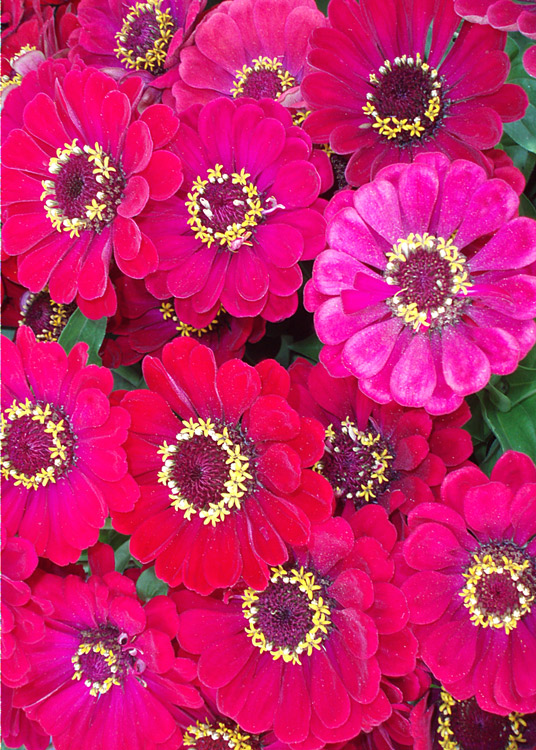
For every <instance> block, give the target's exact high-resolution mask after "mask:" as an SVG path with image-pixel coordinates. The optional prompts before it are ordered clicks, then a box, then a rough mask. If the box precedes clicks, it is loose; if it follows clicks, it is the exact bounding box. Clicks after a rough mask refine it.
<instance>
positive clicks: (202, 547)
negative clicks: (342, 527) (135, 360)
mask: <svg viewBox="0 0 536 750" xmlns="http://www.w3.org/2000/svg"><path fill="white" fill-rule="evenodd" d="M143 370H144V374H145V379H146V381H147V384H148V386H149V388H150V389H151V390H150V391H134V392H131V393H128V394H127V395H126V396H125V398H124V399H123V401H122V405H123V406H124V407H125V408H126V409H128V411H129V413H130V415H131V418H132V426H131V432H130V436H129V439H128V442H127V445H126V448H127V453H128V456H129V461H130V467H131V471H132V473H133V475H134V477H135V478H136V479H137V481H138V482H139V484H140V486H141V498H140V500H139V502H138V503H137V504H136V506H135V508H134V510H133V511H132V512H130V513H126V514H114V516H113V523H114V527H115V528H116V529H117V530H118V531H121V532H122V533H126V534H132V538H131V546H130V549H131V552H132V554H133V555H134V556H135V557H137V558H138V559H139V560H141V561H142V562H150V561H152V560H156V565H155V570H156V574H157V576H158V577H159V578H162V579H163V580H165V581H167V582H168V583H169V584H170V585H172V586H176V585H178V584H180V583H182V582H184V583H185V584H186V586H187V587H188V588H191V589H194V590H195V591H198V592H199V593H202V594H208V593H210V592H212V591H213V590H214V589H215V588H218V587H222V588H223V587H226V586H232V585H233V584H235V583H236V582H237V580H238V579H239V577H240V576H242V577H243V578H244V580H245V581H246V583H247V584H248V585H250V586H255V587H257V588H263V587H264V586H265V585H266V583H267V580H268V578H269V571H268V566H269V565H277V564H279V563H283V562H285V561H286V560H287V559H288V551H287V547H286V544H293V545H301V544H306V543H307V541H308V540H309V536H310V533H311V522H320V521H323V520H325V519H326V518H327V517H328V516H329V514H330V511H331V501H332V492H331V487H330V486H329V484H328V482H327V481H326V480H325V479H324V478H323V477H321V476H320V475H319V474H317V473H315V472H314V471H311V470H310V469H309V468H307V467H310V466H312V465H313V464H314V462H315V461H316V460H318V458H320V456H321V455H322V450H323V442H322V440H323V434H324V431H323V429H322V425H321V424H320V423H319V422H317V421H316V420H314V419H304V418H302V417H300V416H299V414H298V413H297V412H296V411H295V410H294V409H292V408H291V407H290V406H289V404H288V402H287V395H288V391H289V387H290V380H289V376H288V373H287V372H286V371H285V370H284V369H283V368H282V367H280V365H278V364H277V363H276V362H274V361H273V360H265V361H264V362H261V364H259V365H257V367H251V366H250V365H247V364H245V363H244V362H241V361H239V360H236V359H233V360H229V361H228V362H226V363H224V364H223V365H221V367H220V368H219V369H216V364H215V360H214V355H213V353H212V351H211V350H210V349H208V348H207V347H206V346H203V345H202V344H199V343H197V342H196V341H195V340H194V339H192V338H180V339H176V340H175V341H172V342H171V343H170V344H167V345H166V346H165V347H164V351H163V354H162V361H160V360H157V359H153V358H151V357H146V358H145V360H144V363H143ZM164 399H165V400H164ZM166 401H167V403H166ZM173 412H175V413H176V414H177V415H178V417H177V416H175V414H174V413H173Z"/></svg>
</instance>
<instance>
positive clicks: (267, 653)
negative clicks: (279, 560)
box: [172, 506, 416, 748]
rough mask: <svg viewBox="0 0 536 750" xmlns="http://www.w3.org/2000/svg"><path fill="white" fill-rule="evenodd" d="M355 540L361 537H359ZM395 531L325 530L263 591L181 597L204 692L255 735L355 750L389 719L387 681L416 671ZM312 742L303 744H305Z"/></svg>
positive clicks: (184, 633)
mask: <svg viewBox="0 0 536 750" xmlns="http://www.w3.org/2000/svg"><path fill="white" fill-rule="evenodd" d="M354 534H355V538H354ZM395 541H396V531H395V529H394V527H393V526H392V524H390V523H389V521H388V520H387V514H386V512H385V510H384V509H383V508H379V507H378V506H369V507H366V508H362V509H361V510H360V511H358V512H357V513H356V514H355V518H354V519H353V530H352V529H351V528H350V527H349V526H348V524H347V523H346V522H345V521H344V519H342V518H335V519H330V520H329V521H328V522H327V523H325V524H322V525H319V526H315V528H314V530H313V534H312V539H311V544H310V545H309V548H308V550H302V551H300V552H299V553H296V556H295V557H294V559H293V560H292V561H291V562H290V563H288V564H287V565H285V566H280V565H278V566H272V568H271V569H270V581H269V583H268V586H267V588H266V589H264V590H263V591H259V590H256V589H254V588H246V589H245V590H243V591H241V592H240V593H238V592H236V593H232V594H231V595H230V596H228V597H226V602H227V603H224V602H222V601H217V600H215V599H209V600H206V599H203V598H202V597H199V596H198V595H196V594H192V593H189V592H179V593H177V594H174V595H173V596H172V598H173V599H174V601H175V602H176V603H177V605H178V609H179V612H181V619H180V625H179V642H180V644H181V645H182V647H183V648H184V649H186V651H188V652H190V653H193V654H199V655H200V657H199V663H198V675H199V680H200V681H201V683H202V684H204V685H206V686H208V687H211V688H215V689H217V704H218V708H219V710H220V711H222V712H223V713H224V714H226V715H227V716H230V717H231V718H232V719H234V720H235V721H237V722H238V724H239V725H240V726H241V727H242V728H243V729H244V730H245V731H246V732H252V733H255V734H257V733H259V732H263V731H267V730H269V729H272V728H273V731H274V733H275V735H276V736H277V738H278V739H279V740H280V741H281V742H284V743H286V744H290V745H297V744H298V743H300V747H304V748H313V747H319V746H320V745H321V744H325V743H327V742H344V741H345V740H348V739H351V738H353V737H355V736H356V735H357V734H358V733H359V732H360V731H362V730H363V731H370V730H371V729H372V727H374V726H376V725H378V724H380V723H382V722H383V721H385V720H387V719H388V718H389V716H390V715H391V712H392V707H391V704H390V702H389V698H388V697H387V694H386V692H385V691H384V690H383V687H382V685H381V678H382V674H383V675H388V676H400V675H404V674H407V673H408V672H410V671H411V670H412V669H413V668H414V666H415V652H416V642H415V639H414V637H413V636H412V634H411V632H410V630H409V628H408V627H407V625H406V622H407V617H408V615H407V605H406V602H405V600H404V597H403V595H402V594H401V592H400V590H399V589H398V588H397V587H395V586H394V585H393V584H392V583H390V579H391V577H392V574H393V563H392V559H391V556H390V551H391V549H392V546H393V545H394V543H395ZM302 743H303V744H302Z"/></svg>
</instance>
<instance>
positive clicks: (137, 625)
mask: <svg viewBox="0 0 536 750" xmlns="http://www.w3.org/2000/svg"><path fill="white" fill-rule="evenodd" d="M34 593H35V595H36V596H40V597H42V598H44V599H47V600H48V601H50V603H51V604H52V606H53V611H52V613H51V614H49V615H48V616H47V618H46V628H45V636H44V638H43V639H42V640H41V641H40V642H39V643H37V644H35V645H34V646H33V648H32V650H31V653H30V659H31V663H32V669H31V673H30V680H29V682H28V683H27V684H26V685H24V686H23V687H21V688H18V689H17V690H16V692H15V694H14V697H13V703H14V705H15V706H20V707H24V709H25V711H26V713H27V715H28V716H29V717H30V718H31V719H34V720H37V721H39V722H40V724H41V725H42V727H43V728H44V729H45V730H46V731H47V732H49V733H50V734H51V735H52V741H53V743H54V747H55V748H57V750H85V748H87V747H95V748H97V747H100V748H106V750H123V749H124V748H125V747H132V748H154V749H155V750H172V749H174V748H176V747H179V746H180V744H181V732H180V730H179V727H178V726H177V723H176V721H175V718H174V716H173V712H174V710H175V707H176V706H177V705H179V706H189V707H192V708H195V707H199V706H200V705H201V699H200V697H199V694H198V692H197V690H196V689H195V688H194V687H192V686H191V685H189V684H188V683H189V682H191V680H192V679H193V677H194V676H195V665H194V664H193V663H192V662H191V660H190V659H184V658H176V657H175V653H174V650H173V645H172V639H173V638H174V636H175V634H176V631H177V627H178V616H177V610H176V608H175V606H174V604H173V603H172V601H171V600H170V599H168V598H167V597H163V596H157V597H154V598H153V599H151V601H149V602H148V603H147V604H146V605H145V606H142V605H141V603H140V602H139V600H138V598H137V596H136V588H135V585H134V582H133V581H131V580H130V579H129V578H127V577H125V576H121V575H120V574H119V573H115V572H110V573H106V574H105V575H103V576H102V577H100V576H95V575H93V576H91V577H90V578H89V580H88V582H87V583H86V582H84V581H82V580H81V579H80V578H78V577H77V576H74V575H69V576H67V577H66V578H60V577H58V576H55V575H51V574H48V573H45V574H43V575H42V576H41V577H40V579H39V580H38V581H37V583H36V585H35V586H34Z"/></svg>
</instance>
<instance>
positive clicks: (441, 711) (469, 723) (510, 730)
mask: <svg viewBox="0 0 536 750" xmlns="http://www.w3.org/2000/svg"><path fill="white" fill-rule="evenodd" d="M411 728H412V735H413V743H412V747H413V748H414V750H458V749H459V748H463V750H481V749H482V750H522V749H523V748H526V750H528V748H533V747H535V746H536V714H520V713H518V712H517V711H512V712H511V713H510V714H509V715H508V716H499V715H498V714H492V713H489V712H488V711H483V710H482V709H481V708H480V707H479V705H478V703H477V702H476V700H475V699H474V698H468V699H467V700H456V699H455V698H453V696H452V695H451V694H450V693H449V692H448V691H447V690H445V689H444V688H439V689H438V688H432V689H430V690H429V692H428V694H427V695H426V696H425V697H424V698H423V700H421V701H419V702H418V703H417V704H416V705H415V706H414V708H413V709H412V711H411Z"/></svg>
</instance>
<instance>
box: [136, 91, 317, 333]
mask: <svg viewBox="0 0 536 750" xmlns="http://www.w3.org/2000/svg"><path fill="white" fill-rule="evenodd" d="M171 147H172V149H173V150H174V152H175V153H176V154H177V155H178V156H179V157H180V160H181V162H182V163H183V167H184V178H185V179H184V183H183V186H182V188H181V190H180V192H179V194H178V196H177V197H175V198H172V199H170V200H169V201H166V202H165V203H164V204H162V205H161V206H160V207H159V208H160V209H161V210H158V211H157V210H156V206H155V205H154V204H152V203H149V205H148V206H147V209H146V210H145V212H144V215H143V220H142V222H141V224H140V227H141V230H142V231H143V232H145V233H146V234H147V235H148V236H149V237H150V238H151V240H152V241H153V242H154V245H155V246H156V248H157V250H158V254H159V257H160V262H159V266H158V271H157V272H156V273H154V274H151V275H150V276H149V277H148V279H147V280H146V284H147V288H148V289H149V291H150V292H151V293H152V294H153V295H154V296H155V297H158V298H159V299H164V300H165V299H168V298H169V297H177V299H176V301H175V309H176V312H177V315H178V317H179V319H180V318H182V317H183V315H182V310H183V308H184V312H185V315H184V317H185V319H187V320H188V321H189V322H190V323H191V324H193V325H196V327H199V328H201V327H203V326H205V325H206V324H207V323H209V322H210V321H212V320H213V319H214V317H215V315H216V314H217V312H218V310H219V309H220V307H221V306H222V305H223V307H224V308H225V310H226V311H227V312H228V313H229V314H230V315H234V316H236V317H253V316H255V315H261V316H262V317H263V318H265V319H266V320H270V321H277V320H282V319H284V318H288V317H290V315H292V314H293V313H294V312H295V310H296V307H297V304H298V295H297V290H298V289H299V287H300V285H301V283H302V274H301V271H300V268H299V265H298V261H300V260H306V259H310V258H314V257H315V255H316V254H317V253H318V252H319V251H320V250H321V249H322V248H323V247H324V227H325V222H324V219H323V217H322V215H321V213H320V210H321V208H323V204H322V205H321V206H319V208H320V210H317V198H318V194H319V190H320V178H319V176H318V173H317V171H316V169H315V168H314V166H313V164H312V163H311V160H310V159H311V151H312V148H311V142H310V140H309V137H308V136H307V135H306V134H305V133H303V131H302V130H301V128H298V127H296V126H293V125H292V119H291V116H290V114H289V113H288V112H287V111H286V110H285V109H284V108H283V107H282V106H281V105H279V104H277V103H276V102H273V101H270V100H268V99H263V100H261V101H260V102H252V101H251V100H245V99H240V100H237V101H231V100H230V99H224V98H220V99H216V100H215V101H213V102H209V104H207V105H206V106H205V107H204V108H203V109H202V110H201V111H199V107H197V108H192V110H191V111H190V112H189V113H188V114H186V115H184V117H183V119H181V125H180V128H179V130H178V132H177V135H176V137H175V138H174V139H173V142H172V145H171ZM192 313H195V314H197V320H195V321H194V320H193V319H192V317H191V316H192Z"/></svg>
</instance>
